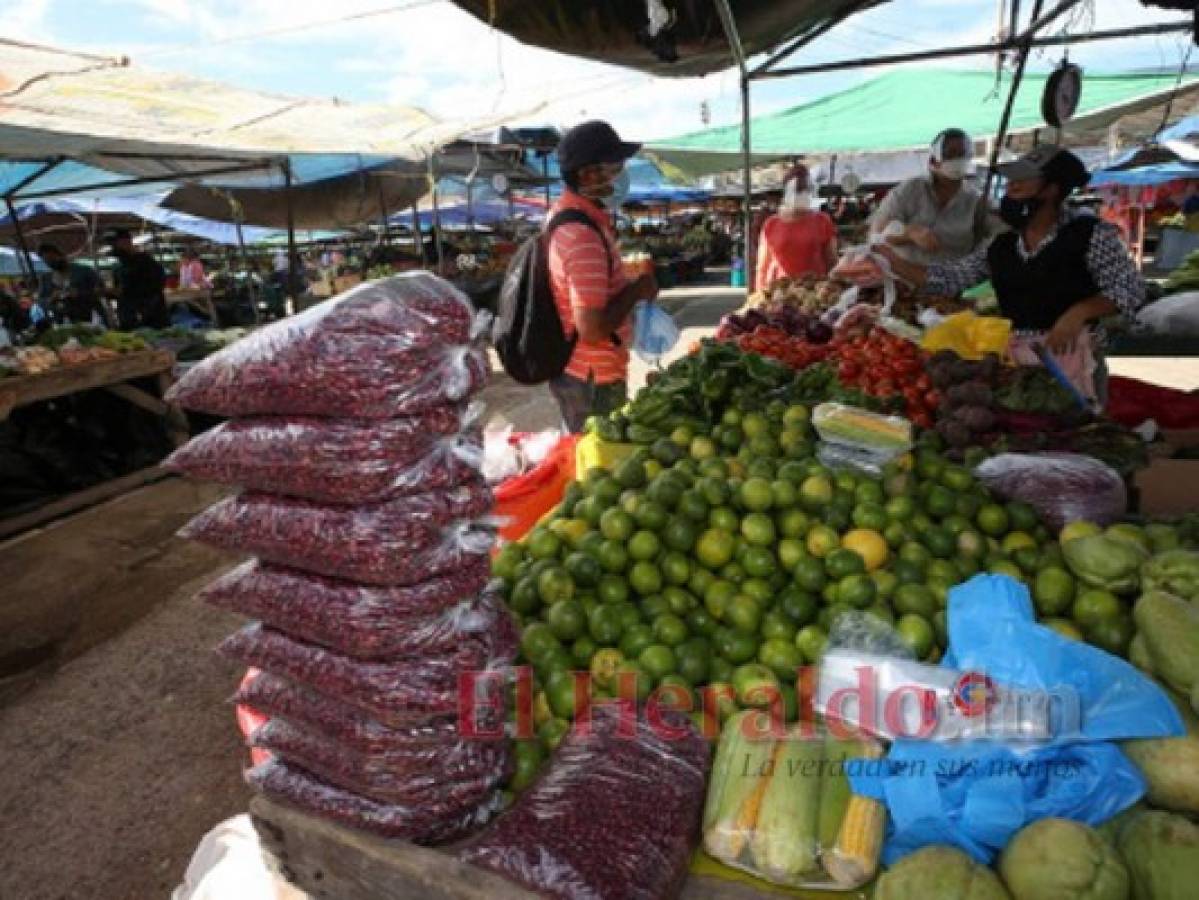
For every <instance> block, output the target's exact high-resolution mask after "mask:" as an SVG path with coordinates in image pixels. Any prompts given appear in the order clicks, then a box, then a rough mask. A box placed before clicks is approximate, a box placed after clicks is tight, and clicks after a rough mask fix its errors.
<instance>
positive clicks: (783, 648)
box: [758, 638, 804, 683]
mask: <svg viewBox="0 0 1199 900" xmlns="http://www.w3.org/2000/svg"><path fill="white" fill-rule="evenodd" d="M758 662H760V663H761V664H762V665H764V666H765V667H766V668H768V669H770V671H772V672H773V673H774V674H775V675H776V676H777V677H778V678H779V679H780V680H782V681H783V682H784V683H786V682H794V681H795V680H796V678H797V677H798V676H799V667H800V666H802V665H803V664H804V656H803V654H802V653H801V652H800V651H799V648H798V647H796V646H795V644H794V642H793V639H792V640H784V639H782V638H769V639H768V640H766V641H763V642H762V646H761V647H760V648H759V649H758Z"/></svg>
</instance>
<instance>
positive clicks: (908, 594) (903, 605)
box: [891, 584, 938, 618]
mask: <svg viewBox="0 0 1199 900" xmlns="http://www.w3.org/2000/svg"><path fill="white" fill-rule="evenodd" d="M891 605H892V606H894V607H895V611H896V612H899V613H905V614H906V613H913V614H915V615H918V616H924V617H925V618H931V617H932V615H933V613H935V612H936V611H937V607H938V604H937V598H936V597H935V596H934V595H933V592H932V591H931V590H930V589H929V588H928V587H927V586H926V585H923V584H901V585H899V587H897V588H896V589H895V596H894V597H893V598H892V600H891Z"/></svg>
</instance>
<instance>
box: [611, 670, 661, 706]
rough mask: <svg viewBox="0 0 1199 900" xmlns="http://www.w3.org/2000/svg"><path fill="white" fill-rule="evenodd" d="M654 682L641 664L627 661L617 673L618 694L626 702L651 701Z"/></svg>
mask: <svg viewBox="0 0 1199 900" xmlns="http://www.w3.org/2000/svg"><path fill="white" fill-rule="evenodd" d="M653 689H654V680H653V678H652V677H650V674H649V673H648V672H646V671H645V668H644V667H643V666H642V665H641V663H639V662H634V661H632V660H625V661H624V662H623V663H621V664H620V668H619V669H618V670H617V671H616V693H617V695H618V696H620V697H622V698H624V699H626V700H637V701H638V702H641V701H644V700H647V699H649V695H650V694H651V693H652V692H653Z"/></svg>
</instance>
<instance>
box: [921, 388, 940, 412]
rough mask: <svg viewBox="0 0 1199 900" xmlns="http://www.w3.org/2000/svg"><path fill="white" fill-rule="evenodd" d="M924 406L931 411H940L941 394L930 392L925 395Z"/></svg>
mask: <svg viewBox="0 0 1199 900" xmlns="http://www.w3.org/2000/svg"><path fill="white" fill-rule="evenodd" d="M924 405H925V406H927V407H928V408H929V409H940V407H941V392H940V391H928V392H927V393H926V394H925V395H924Z"/></svg>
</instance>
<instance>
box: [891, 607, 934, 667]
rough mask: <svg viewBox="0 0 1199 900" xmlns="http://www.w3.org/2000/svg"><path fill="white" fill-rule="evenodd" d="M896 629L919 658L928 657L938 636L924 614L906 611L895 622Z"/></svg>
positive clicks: (900, 637)
mask: <svg viewBox="0 0 1199 900" xmlns="http://www.w3.org/2000/svg"><path fill="white" fill-rule="evenodd" d="M895 631H896V633H897V634H898V635H899V639H900V640H901V641H903V642H904V643H905V644H907V646H908V647H909V648H910V649H911V651H912V653H913V654H915V656H916V658H917V659H924V658H926V657H927V656H928V655H929V653H930V652H931V651H932V649H933V642H934V639H935V637H936V636H935V634H934V632H933V626H932V624H931V623H930V622H929V620H928V619H926V618H924V617H923V616H919V615H916V614H915V613H905V614H904V615H902V616H900V617H899V621H898V622H896V623H895Z"/></svg>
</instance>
